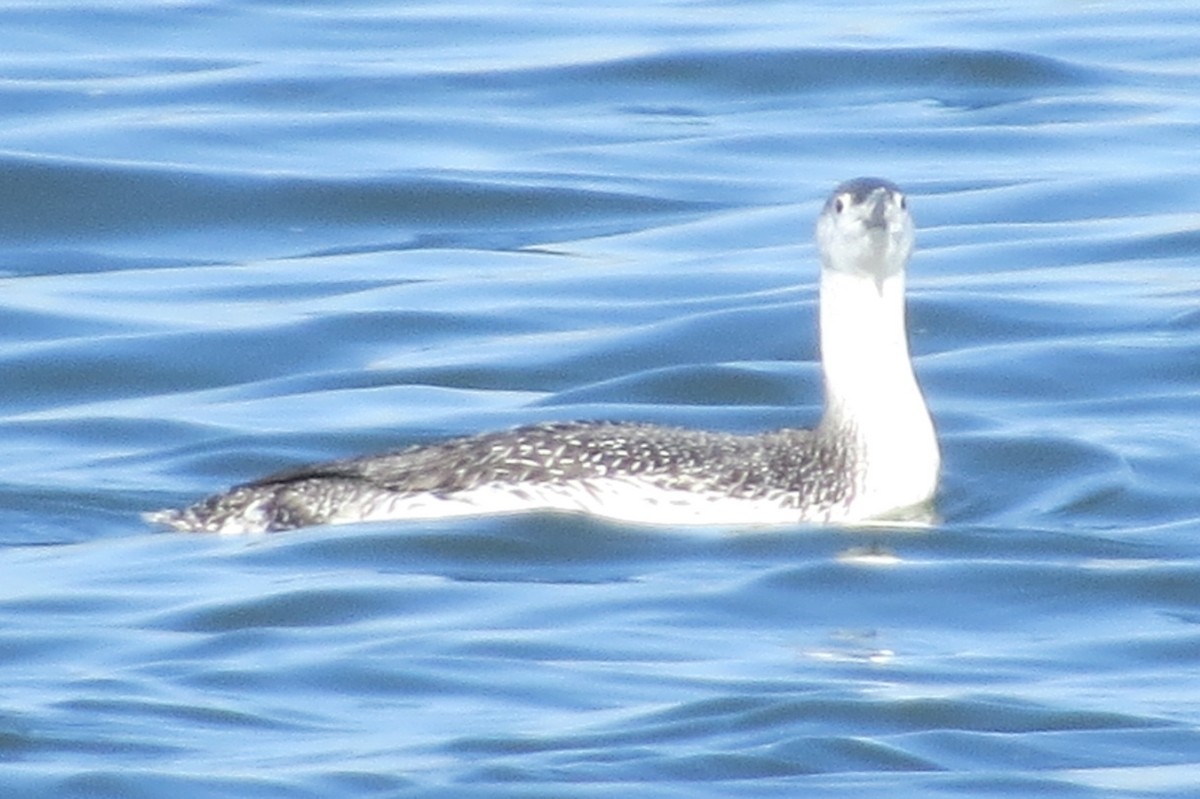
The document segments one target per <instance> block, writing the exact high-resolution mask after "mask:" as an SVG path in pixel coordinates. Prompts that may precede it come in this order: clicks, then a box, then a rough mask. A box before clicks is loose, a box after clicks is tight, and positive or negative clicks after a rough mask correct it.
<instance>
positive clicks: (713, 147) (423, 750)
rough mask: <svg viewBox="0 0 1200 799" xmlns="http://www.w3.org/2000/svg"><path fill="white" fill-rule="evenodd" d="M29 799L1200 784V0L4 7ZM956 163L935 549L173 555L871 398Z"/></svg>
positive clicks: (564, 542) (532, 532)
mask: <svg viewBox="0 0 1200 799" xmlns="http://www.w3.org/2000/svg"><path fill="white" fill-rule="evenodd" d="M0 25H2V26H3V29H4V30H5V31H6V37H5V38H6V45H5V51H4V54H3V55H0V115H2V118H3V121H4V124H3V125H0V172H2V174H3V181H4V187H5V190H4V191H3V192H0V274H2V275H3V277H0V375H3V381H2V383H0V447H3V451H4V452H5V454H6V459H5V468H4V469H3V471H0V684H2V685H3V686H4V688H3V691H0V784H2V785H3V787H4V789H5V790H4V793H5V795H6V796H16V797H24V796H30V797H33V796H39V797H40V796H55V797H75V796H78V797H141V796H164V795H177V796H181V797H183V796H186V797H193V796H197V797H255V796H262V797H289V798H290V797H360V796H435V795H437V796H455V797H469V796H487V797H494V796H547V797H549V796H564V795H570V796H605V797H607V796H611V795H612V794H613V793H614V792H619V791H623V790H635V791H638V792H642V793H646V794H651V795H656V796H660V795H661V796H679V797H684V796H687V797H691V796H728V795H733V794H736V795H739V796H750V797H754V796H796V795H804V796H826V795H829V796H833V795H837V796H843V795H853V796H861V795H864V794H867V793H871V794H880V795H884V794H886V795H904V796H946V795H983V794H998V795H1041V796H1070V797H1080V796H1086V797H1091V796H1096V797H1100V796H1105V797H1107V796H1114V795H1120V796H1155V797H1159V796H1176V795H1178V796H1185V795H1190V794H1191V793H1193V792H1194V791H1195V790H1196V788H1197V787H1198V786H1200V778H1198V777H1197V776H1196V775H1197V774H1200V762H1198V758H1197V752H1200V692H1198V691H1197V690H1196V687H1195V686H1196V680H1195V675H1196V673H1197V666H1198V665H1200V627H1198V626H1197V625H1198V623H1200V544H1197V543H1196V541H1197V540H1198V534H1200V492H1198V491H1197V488H1196V486H1197V485H1200V440H1198V435H1197V427H1196V421H1195V420H1196V415H1197V414H1196V411H1197V407H1198V405H1197V393H1198V388H1200V310H1198V309H1200V279H1198V278H1197V274H1198V273H1197V271H1196V264H1197V260H1198V257H1200V180H1198V179H1197V172H1198V171H1200V169H1198V168H1197V167H1196V166H1195V165H1194V164H1195V162H1196V158H1195V152H1196V142H1197V141H1198V140H1200V100H1197V98H1198V97H1200V57H1198V56H1197V54H1196V52H1195V47H1194V42H1195V41H1196V38H1197V35H1200V12H1198V11H1197V10H1195V9H1193V8H1192V7H1191V4H1188V3H1183V2H1176V3H1154V4H1141V5H1139V6H1138V7H1137V8H1136V9H1129V8H1126V7H1123V6H1119V5H1117V4H1109V3H1093V4H1086V5H1080V4H1050V5H1047V4H1044V3H1026V4H1017V5H1012V4H1009V5H1006V6H1002V7H1001V6H997V7H995V8H993V9H981V8H979V7H977V6H974V5H969V4H956V3H952V2H918V3H907V4H904V5H903V6H899V5H896V4H894V3H860V4H855V5H854V6H853V7H844V6H843V5H841V4H823V3H818V4H811V3H805V4H791V5H788V4H777V3H767V2H748V3H737V4H716V3H684V2H654V3H641V4H629V3H620V2H617V3H611V4H608V5H605V6H603V7H598V8H591V7H589V9H588V10H587V12H586V13H585V12H584V11H583V10H581V9H575V8H564V7H559V6H557V5H555V4H545V3H538V2H527V3H514V4H507V5H504V6H498V7H497V6H487V5H484V4H480V5H479V6H478V7H476V6H475V5H473V4H466V5H461V4H460V5H451V6H446V5H445V4H433V3H430V4H420V3H406V4H403V5H402V6H394V5H393V4H386V3H371V2H368V1H367V0H355V1H354V2H349V3H324V4H322V3H307V4H299V5H288V4H273V3H220V2H208V3H205V2H198V3H171V4H162V3H140V2H131V3H124V4H122V5H121V6H119V7H118V8H108V7H105V6H100V5H93V6H88V5H86V4H82V5H81V4H79V3H69V4H67V3H61V4H60V3H38V4H28V5H15V6H9V7H6V8H4V9H0ZM863 174H867V175H871V174H877V175H884V176H887V177H890V178H892V179H893V180H895V181H897V182H898V183H900V184H901V185H902V186H904V187H905V188H906V189H907V191H908V192H909V194H910V197H911V199H912V206H913V208H914V213H915V215H916V216H917V221H918V226H919V242H920V250H919V253H918V255H917V257H916V259H915V260H914V263H913V267H912V274H911V281H910V306H909V308H910V310H909V315H910V323H911V324H910V327H911V341H912V347H913V350H914V353H915V356H916V362H917V370H918V373H919V377H920V379H921V381H922V384H923V385H924V387H925V390H926V393H927V395H928V399H929V402H930V405H931V408H932V410H933V413H934V416H935V418H936V421H937V424H938V426H939V430H940V432H941V437H942V442H943V449H944V460H945V469H944V476H943V489H942V492H941V494H940V496H939V499H938V511H939V516H940V521H939V523H938V524H936V525H935V526H934V527H932V528H931V529H929V530H927V531H919V532H913V531H899V530H880V529H850V530H824V529H814V528H804V527H797V528H794V529H768V530H764V529H751V528H745V529H721V530H706V531H697V530H686V529H680V530H663V529H646V528H639V527H624V526H618V525H612V524H606V523H601V522H597V521H592V520H587V519H582V518H575V517H570V516H544V515H541V516H540V515H530V516H512V517H504V518H495V519H468V520H456V521H452V522H438V523H428V522H420V523H410V524H400V523H397V524H385V525H361V526H352V527H343V528H332V529H313V530H305V531H299V532H296V533H291V534H286V535H278V536H269V537H251V538H217V537H205V536H186V535H177V534H168V533H162V532H160V531H154V530H151V529H148V528H147V527H146V526H145V525H144V524H143V523H142V522H141V520H140V517H139V514H140V513H141V512H143V511H146V510H149V509H153V508H156V507H161V506H164V505H176V504H180V503H185V502H188V501H191V500H193V499H195V498H197V497H199V496H202V495H204V494H207V493H209V492H212V491H215V490H219V489H221V488H223V487H225V486H228V485H230V484H232V483H235V482H237V481H239V480H243V479H248V478H251V477H254V476H257V475H261V474H263V473H264V472H268V471H273V470H277V469H279V468H282V467H285V466H288V465H291V464H296V463H301V462H306V461H310V460H314V459H323V458H331V457H338V456H342V455H348V454H352V453H358V452H366V451H375V450H381V449H385V448H388V447H393V446H399V445H404V444H408V443H413V442H419V441H427V440H433V439H436V438H439V437H442V436H445V435H451V434H459V433H470V432H475V431H479V430H485V429H495V428H499V427H504V426H508V425H515V424H520V423H525V422H532V421H540V420H550V419H577V418H621V419H642V420H651V421H657V422H662V423H671V424H688V425H703V426H709V427H713V428H720V429H729V430H738V431H753V430H759V429H765V428H769V427H775V426H780V425H792V424H810V423H812V421H813V420H814V419H815V418H816V417H817V415H818V413H819V403H820V397H821V393H820V382H819V372H818V368H817V365H816V361H815V359H816V357H817V353H816V346H815V345H816V337H815V318H814V314H815V299H816V296H815V280H816V263H815V251H814V247H813V245H812V242H811V235H812V224H813V221H814V219H815V215H816V213H817V210H818V208H819V206H820V203H821V202H822V200H823V198H824V196H825V195H826V193H827V192H828V191H829V189H830V188H831V187H832V186H833V185H835V184H836V183H837V182H839V181H840V180H843V179H845V178H848V177H853V176H856V175H863Z"/></svg>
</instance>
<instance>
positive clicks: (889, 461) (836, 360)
mask: <svg viewBox="0 0 1200 799" xmlns="http://www.w3.org/2000/svg"><path fill="white" fill-rule="evenodd" d="M820 325H821V335H820V338H821V361H822V368H823V370H824V375H825V416H824V418H823V419H822V421H821V429H822V430H823V431H825V432H826V433H827V434H832V435H835V436H839V437H849V438H850V439H851V440H852V442H853V443H852V446H853V447H854V449H855V450H856V452H857V454H858V457H859V459H860V465H861V469H862V474H861V475H860V477H861V479H862V480H864V482H865V483H867V484H868V486H867V487H868V488H869V489H870V490H872V491H874V490H876V489H879V488H880V487H881V486H884V487H886V490H887V491H888V492H891V491H893V489H894V490H895V491H898V492H900V493H905V492H907V493H912V494H920V493H922V491H923V490H924V488H923V486H925V485H928V486H929V491H930V492H931V491H932V488H933V486H934V485H935V484H936V480H937V470H938V467H939V465H940V458H939V455H938V446H937V439H936V437H935V435H934V430H933V423H932V421H931V420H930V417H929V410H928V408H927V407H926V405H925V398H924V397H923V396H922V394H921V389H920V388H919V387H918V386H917V381H916V377H915V376H914V375H913V369H912V362H911V360H910V358H909V352H908V336H907V332H906V329H905V324H904V273H903V272H900V273H898V274H895V275H891V276H889V277H887V278H886V279H884V280H883V281H882V282H881V283H877V282H876V281H875V280H873V279H871V278H870V277H861V276H856V275H847V274H845V273H842V272H837V271H834V270H831V269H824V270H822V274H821V302H820ZM925 498H926V497H919V498H918V499H917V500H916V501H923V500H924V499H925Z"/></svg>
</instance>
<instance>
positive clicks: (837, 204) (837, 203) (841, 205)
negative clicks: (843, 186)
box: [833, 197, 846, 214]
mask: <svg viewBox="0 0 1200 799" xmlns="http://www.w3.org/2000/svg"><path fill="white" fill-rule="evenodd" d="M845 209H846V203H845V202H843V201H842V198H841V197H838V198H837V199H836V200H834V201H833V210H835V211H837V212H838V213H839V214H840V213H841V212H842V211H844V210H845Z"/></svg>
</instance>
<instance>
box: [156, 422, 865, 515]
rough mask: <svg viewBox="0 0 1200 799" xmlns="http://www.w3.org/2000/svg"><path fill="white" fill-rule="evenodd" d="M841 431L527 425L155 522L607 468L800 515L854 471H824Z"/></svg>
mask: <svg viewBox="0 0 1200 799" xmlns="http://www.w3.org/2000/svg"><path fill="white" fill-rule="evenodd" d="M837 440H838V439H837V437H835V436H829V437H820V436H818V435H815V434H814V433H813V432H812V431H808V430H780V431H775V432H770V433H766V434H761V435H755V436H749V435H735V434H732V433H721V432H713V431H707V430H691V429H685V428H677V427H662V426H658V425H650V424H634V423H616V422H568V423H563V422H556V423H549V424H539V425H529V426H526V427H519V428H517V429H515V430H508V431H504V432H496V433H485V434H483V435H478V436H469V437H464V438H456V439H451V440H448V441H444V442H441V443H437V444H432V445H424V446H413V447H409V448H406V449H402V450H397V451H395V452H391V453H386V454H383V455H374V456H370V457H363V458H350V459H347V460H340V461H331V462H328V463H322V464H316V465H313V466H305V467H301V468H298V469H292V470H289V471H285V472H280V473H278V474H274V475H270V476H268V477H264V478H262V479H260V480H255V481H254V482H251V483H246V484H244V485H241V486H238V487H236V488H234V489H232V490H230V491H229V492H227V493H225V494H220V495H216V496H213V497H210V498H208V499H206V500H203V501H202V502H199V503H197V504H196V505H193V506H191V507H189V508H185V509H183V510H179V511H163V512H161V513H160V515H159V516H158V518H157V519H156V521H159V522H163V523H165V524H168V525H170V526H173V527H178V528H181V529H210V530H218V529H220V528H222V527H224V526H225V525H226V524H228V523H229V522H230V521H231V520H234V519H237V518H238V517H241V516H244V515H245V514H246V513H247V512H248V511H249V512H250V513H251V514H252V515H253V516H255V518H256V519H257V522H256V524H255V525H254V526H256V527H261V528H262V529H264V530H286V529H291V528H296V527H304V526H309V525H314V524H324V523H327V522H330V521H334V520H336V517H337V515H338V513H339V509H340V508H342V507H344V506H345V505H346V503H348V502H355V503H359V504H362V503H368V504H369V503H371V502H372V501H378V502H383V501H391V500H397V499H401V498H403V497H405V496H411V495H424V496H428V497H430V498H434V499H439V498H440V499H448V498H453V497H454V496H456V495H460V494H463V493H464V492H470V491H471V490H473V489H477V488H479V487H480V486H485V485H497V484H500V485H509V486H512V487H513V490H514V491H521V490H522V489H523V488H524V489H525V490H536V489H541V488H554V487H562V488H564V489H569V488H570V486H572V485H588V484H596V483H597V482H599V481H603V480H605V479H611V478H614V477H616V478H619V479H629V480H638V481H641V482H644V483H645V484H647V485H651V486H654V487H656V488H658V489H661V490H663V491H678V492H684V493H689V494H701V495H703V494H713V495H721V496H725V497H729V498H733V499H744V500H763V501H768V502H772V503H775V504H779V505H781V506H783V507H787V508H795V509H796V514H795V516H796V521H800V520H801V518H802V516H803V515H805V514H802V513H801V508H802V506H812V505H814V504H820V505H830V506H832V505H835V504H837V503H838V502H842V501H845V500H846V499H847V496H848V494H849V493H850V492H851V491H852V490H853V483H852V481H850V480H843V481H840V482H838V481H832V482H831V481H830V480H829V478H828V476H829V475H830V474H843V475H846V474H850V473H851V472H852V471H853V470H852V469H850V468H849V465H850V464H849V463H848V458H849V455H850V453H849V452H848V451H847V450H845V449H844V448H840V447H838V446H837V445H836V442H837ZM717 466H719V468H715V467H717ZM372 497H374V500H373V499H372ZM808 515H811V507H810V508H809V510H808Z"/></svg>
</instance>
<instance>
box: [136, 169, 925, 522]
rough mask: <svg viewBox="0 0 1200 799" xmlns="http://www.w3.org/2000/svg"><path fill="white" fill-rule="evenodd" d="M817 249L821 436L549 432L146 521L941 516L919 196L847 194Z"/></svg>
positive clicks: (319, 476) (351, 469) (451, 447)
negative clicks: (916, 293)
mask: <svg viewBox="0 0 1200 799" xmlns="http://www.w3.org/2000/svg"><path fill="white" fill-rule="evenodd" d="M816 238H817V243H818V246H819V249H820V255H821V266H822V269H821V279H820V307H819V314H818V316H819V326H820V348H821V367H822V372H823V377H824V388H825V407H824V412H823V415H822V417H821V419H820V422H819V424H818V425H817V427H816V428H814V429H812V430H807V429H793V428H784V429H779V430H774V431H769V432H763V433H759V434H755V435H739V434H733V433H726V432H716V431H708V430H699V429H690V428H683V427H672V426H661V425H654V424H645V423H632V422H607V421H605V422H552V423H543V424H532V425H527V426H524V427H518V428H515V429H512V430H507V431H502V432H491V433H484V434H478V435H472V436H466V437H461V438H454V439H450V440H446V441H443V442H440V443H433V444H426V445H416V446H411V447H408V448H405V449H400V450H396V451H393V452H388V453H384V454H379V455H370V456H364V457H356V458H349V459H345V460H336V461H330V462H327V463H318V464H314V465H309V466H302V467H300V468H296V469H291V470H288V471H283V472H279V473H277V474H273V475H270V476H267V477H264V478H261V479H258V480H255V481H253V482H249V483H245V484H243V485H240V486H237V487H235V488H232V489H230V490H229V491H228V492H225V493H221V494H216V495H214V496H211V497H209V498H207V499H204V500H201V501H200V502H197V503H196V504H194V505H191V506H190V507H186V508H183V509H169V510H161V511H156V512H153V513H149V514H147V515H146V518H147V520H148V521H150V522H152V523H156V524H159V525H165V526H166V527H169V528H173V529H176V530H181V531H196V532H213V533H254V532H272V531H278V530H289V529H294V528H299V527H306V526H310V525H322V524H344V523H351V522H362V521H378V520H392V519H431V518H443V517H450V516H467V515H479V514H488V513H506V512H518V511H537V510H543V511H568V512H572V511H573V512H582V513H589V514H593V515H596V516H600V517H605V518H608V519H613V520H617V521H625V522H632V523H645V524H668V525H711V524H719V525H755V526H757V525H776V524H801V523H817V524H858V523H865V522H870V521H872V520H881V519H883V520H886V519H892V518H908V514H910V513H911V512H912V511H913V510H914V509H919V508H921V507H927V506H928V505H929V503H930V502H931V501H932V498H933V495H934V492H935V491H936V489H937V483H938V472H939V468H940V462H941V456H940V453H939V448H938V442H937V436H936V434H935V431H934V427H933V422H932V420H931V419H930V415H929V410H928V408H927V407H926V404H925V399H924V396H923V395H922V393H921V389H920V387H919V386H918V385H917V381H916V378H915V376H914V374H913V368H912V362H911V359H910V357H909V350H908V339H907V334H906V330H905V314H904V279H905V269H906V267H907V264H908V260H909V257H910V255H911V254H912V250H913V244H914V238H915V234H914V226H913V221H912V217H911V215H910V214H909V210H908V203H907V200H906V198H905V195H904V194H903V192H901V190H900V189H899V188H898V187H897V186H896V185H895V184H894V183H891V182H890V181H887V180H883V179H880V178H856V179H854V180H849V181H846V182H845V183H842V184H841V185H839V186H838V187H837V188H836V189H834V191H833V193H832V194H831V195H830V196H829V199H828V200H827V201H826V203H825V205H824V208H823V209H822V211H821V213H820V216H819V218H818V221H817V227H816Z"/></svg>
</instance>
